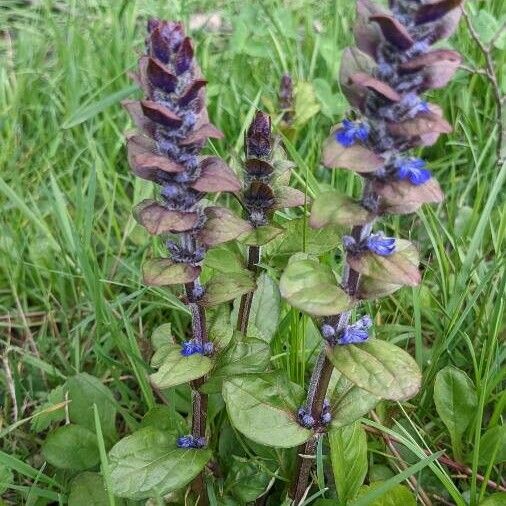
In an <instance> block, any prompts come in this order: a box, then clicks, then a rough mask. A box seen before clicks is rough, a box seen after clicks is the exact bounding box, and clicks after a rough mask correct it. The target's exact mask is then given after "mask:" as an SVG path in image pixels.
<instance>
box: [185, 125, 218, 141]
mask: <svg viewBox="0 0 506 506" xmlns="http://www.w3.org/2000/svg"><path fill="white" fill-rule="evenodd" d="M207 139H223V134H222V133H221V132H220V131H219V130H218V129H217V128H216V127H215V126H214V125H212V124H211V123H207V124H205V125H202V126H201V127H200V128H198V129H196V130H193V131H192V132H190V134H189V135H188V136H187V137H186V138H185V139H184V140H182V141H181V142H180V144H181V145H182V146H190V145H191V144H200V143H204V142H206V141H207Z"/></svg>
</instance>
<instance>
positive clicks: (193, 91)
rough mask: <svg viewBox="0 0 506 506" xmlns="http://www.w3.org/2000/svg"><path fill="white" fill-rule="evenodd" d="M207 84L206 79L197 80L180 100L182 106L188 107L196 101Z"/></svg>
mask: <svg viewBox="0 0 506 506" xmlns="http://www.w3.org/2000/svg"><path fill="white" fill-rule="evenodd" d="M206 84H207V81H206V80H205V79H196V80H195V81H193V82H192V83H191V84H190V86H188V88H187V89H186V91H185V92H184V94H183V96H182V97H181V98H180V99H179V103H180V104H181V105H182V106H186V105H188V104H189V103H190V102H191V101H192V100H195V99H196V98H197V96H198V94H199V91H200V90H201V89H202V88H203V87H204V86H205V85H206Z"/></svg>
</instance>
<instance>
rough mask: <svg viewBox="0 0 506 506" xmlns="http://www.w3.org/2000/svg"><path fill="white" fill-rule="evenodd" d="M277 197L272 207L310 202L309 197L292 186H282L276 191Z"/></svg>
mask: <svg viewBox="0 0 506 506" xmlns="http://www.w3.org/2000/svg"><path fill="white" fill-rule="evenodd" d="M274 194H275V196H276V199H275V201H274V207H273V208H272V209H285V208H289V207H299V206H303V205H304V204H306V202H307V203H309V201H310V199H309V197H308V196H307V195H306V194H305V193H304V192H301V191H300V190H297V189H295V188H292V187H291V186H281V187H279V188H276V190H275V192H274Z"/></svg>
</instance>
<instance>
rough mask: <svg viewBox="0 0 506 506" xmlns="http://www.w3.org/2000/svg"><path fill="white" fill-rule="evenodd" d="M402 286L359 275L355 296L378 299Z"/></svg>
mask: <svg viewBox="0 0 506 506" xmlns="http://www.w3.org/2000/svg"><path fill="white" fill-rule="evenodd" d="M399 288H402V285H396V284H393V283H387V282H386V281H382V280H379V279H373V278H371V277H369V276H364V275H362V276H360V281H359V285H358V292H357V296H358V298H359V299H370V300H373V299H378V298H380V297H386V296H387V295H391V294H392V293H394V292H396V291H397V290H399Z"/></svg>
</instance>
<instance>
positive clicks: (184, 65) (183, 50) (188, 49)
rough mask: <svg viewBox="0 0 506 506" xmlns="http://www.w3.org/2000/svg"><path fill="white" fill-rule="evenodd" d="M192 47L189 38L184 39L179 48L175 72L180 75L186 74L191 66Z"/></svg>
mask: <svg viewBox="0 0 506 506" xmlns="http://www.w3.org/2000/svg"><path fill="white" fill-rule="evenodd" d="M192 60H193V46H192V41H191V39H190V37H186V38H185V39H184V40H183V43H182V44H181V47H180V48H179V51H178V53H177V56H176V72H177V73H178V74H182V73H183V72H186V71H187V70H188V69H189V68H190V67H191V64H192Z"/></svg>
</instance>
